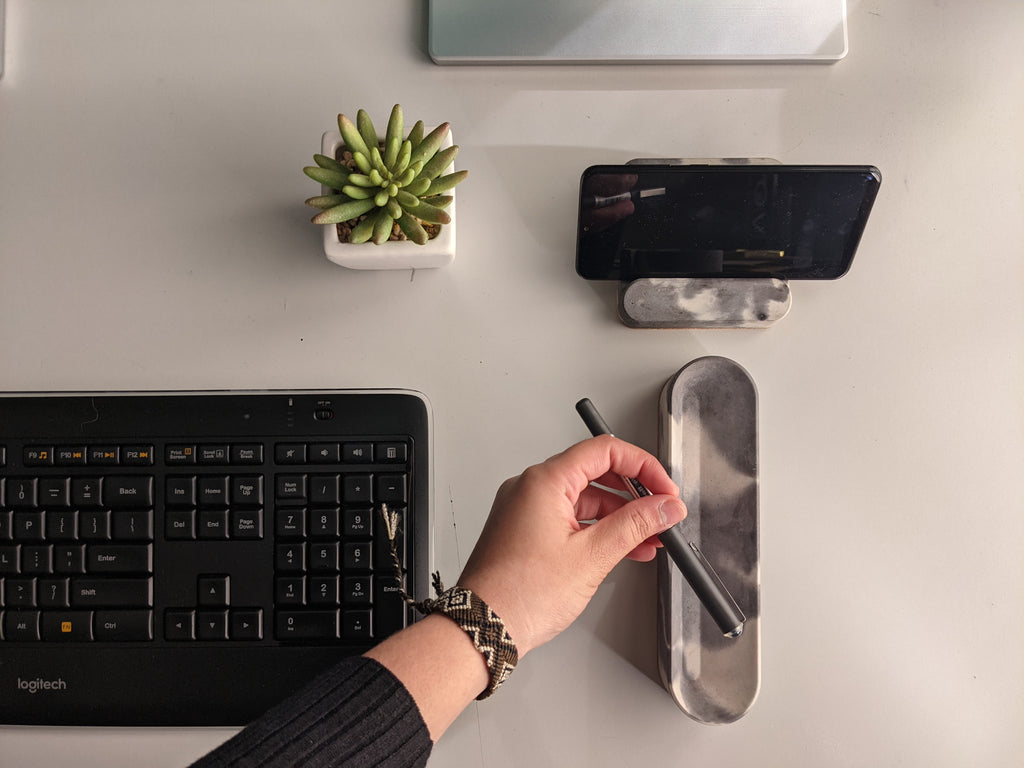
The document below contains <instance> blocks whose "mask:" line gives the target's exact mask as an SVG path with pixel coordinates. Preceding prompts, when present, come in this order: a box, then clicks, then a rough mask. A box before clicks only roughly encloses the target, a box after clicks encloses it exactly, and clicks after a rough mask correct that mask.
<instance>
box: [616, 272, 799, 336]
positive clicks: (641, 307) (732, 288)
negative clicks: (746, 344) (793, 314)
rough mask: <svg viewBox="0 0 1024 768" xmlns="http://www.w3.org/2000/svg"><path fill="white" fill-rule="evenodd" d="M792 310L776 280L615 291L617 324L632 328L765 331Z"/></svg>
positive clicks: (705, 281) (634, 285) (704, 281)
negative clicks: (617, 308)
mask: <svg viewBox="0 0 1024 768" xmlns="http://www.w3.org/2000/svg"><path fill="white" fill-rule="evenodd" d="M791 305H792V295H791V293H790V290H789V283H787V282H786V281H785V280H779V279H776V278H729V279H724V278H719V279H714V278H689V279H684V278H643V279H640V280H634V281H632V282H631V283H623V284H621V286H620V288H619V319H621V320H622V322H623V323H624V324H625V325H628V326H629V327H631V328H767V327H769V326H771V325H774V324H775V323H777V322H778V321H779V320H781V319H782V318H784V317H785V316H786V314H787V313H788V312H789V309H790V306H791Z"/></svg>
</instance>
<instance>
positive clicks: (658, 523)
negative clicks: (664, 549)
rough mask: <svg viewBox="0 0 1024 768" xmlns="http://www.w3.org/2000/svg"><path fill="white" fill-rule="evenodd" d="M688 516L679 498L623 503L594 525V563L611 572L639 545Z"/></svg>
mask: <svg viewBox="0 0 1024 768" xmlns="http://www.w3.org/2000/svg"><path fill="white" fill-rule="evenodd" d="M685 517H686V505H685V504H683V502H682V501H680V500H679V499H677V498H676V497H675V496H645V497H643V498H641V499H636V500H634V501H631V502H629V503H627V504H623V505H622V506H621V507H619V508H618V509H616V510H615V511H614V512H612V513H611V514H608V515H606V516H605V517H603V518H602V519H600V520H598V521H597V522H596V523H594V524H593V525H592V526H590V528H589V530H588V533H589V534H590V535H591V536H592V537H593V538H592V542H591V546H592V549H593V552H592V556H593V558H594V562H597V563H600V564H601V565H602V567H603V568H604V569H605V571H610V570H611V569H612V568H613V567H614V566H615V565H616V564H617V563H618V562H619V561H620V560H622V559H623V558H624V557H626V555H628V554H629V553H631V552H632V551H633V550H634V549H636V548H637V547H638V546H640V545H641V544H643V543H644V542H645V541H647V540H648V539H650V538H651V537H652V536H656V535H657V534H659V533H661V532H663V531H666V530H668V529H669V528H671V527H672V526H673V525H675V524H676V523H678V522H679V521H680V520H682V519H683V518H685ZM648 557H649V556H648Z"/></svg>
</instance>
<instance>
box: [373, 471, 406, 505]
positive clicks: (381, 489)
mask: <svg viewBox="0 0 1024 768" xmlns="http://www.w3.org/2000/svg"><path fill="white" fill-rule="evenodd" d="M376 482H377V501H382V502H384V503H385V504H405V502H406V492H405V488H406V476H405V475H377V477H376Z"/></svg>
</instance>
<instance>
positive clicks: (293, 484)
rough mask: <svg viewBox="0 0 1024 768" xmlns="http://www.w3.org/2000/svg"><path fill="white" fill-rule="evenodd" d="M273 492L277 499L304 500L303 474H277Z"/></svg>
mask: <svg viewBox="0 0 1024 768" xmlns="http://www.w3.org/2000/svg"><path fill="white" fill-rule="evenodd" d="M274 484H275V493H276V495H277V498H278V500H279V501H305V500H306V476H305V475H277V477H276V479H275V483H274Z"/></svg>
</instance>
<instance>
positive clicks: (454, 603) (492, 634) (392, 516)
mask: <svg viewBox="0 0 1024 768" xmlns="http://www.w3.org/2000/svg"><path fill="white" fill-rule="evenodd" d="M379 511H380V516H381V521H382V522H383V524H384V533H385V535H386V536H387V538H388V543H389V544H390V548H391V561H392V565H393V566H394V570H395V583H396V584H397V585H398V591H399V594H400V595H401V597H402V600H404V601H405V602H406V604H408V605H410V606H412V607H413V608H415V609H416V610H417V611H419V612H420V613H421V614H423V615H424V616H427V615H429V614H431V613H440V614H443V615H445V616H447V617H448V618H449V619H451V620H452V621H454V622H455V623H456V624H458V625H459V626H460V627H461V628H462V630H463V631H464V632H465V633H466V634H467V635H469V639H470V640H472V641H473V645H474V646H475V647H476V649H477V650H478V651H480V653H482V654H483V656H484V660H485V661H486V662H487V670H488V672H490V675H491V679H490V682H489V683H488V684H487V688H486V689H484V692H483V693H481V694H480V695H479V696H477V699H478V700H480V699H486V698H487V697H488V696H490V695H491V694H492V693H494V692H495V691H496V690H498V686H499V685H501V684H502V683H504V682H505V681H506V680H508V676H509V675H511V674H512V670H513V669H515V668H516V664H518V663H519V651H518V650H517V649H516V644H515V643H514V642H512V638H511V637H510V636H509V634H508V630H507V629H505V622H503V621H502V620H501V617H500V616H498V614H496V613H495V612H494V611H492V610H491V608H490V606H489V605H487V603H485V602H484V601H483V600H481V599H480V598H479V597H477V596H476V595H474V594H473V593H472V592H470V591H469V590H468V589H466V588H465V587H459V586H455V587H452V588H451V589H449V590H445V588H444V584H442V583H441V574H440V573H438V572H436V571H435V572H434V573H432V574H431V581H432V582H433V586H434V593H435V594H436V595H437V597H435V598H428V599H426V600H421V601H416V600H414V599H413V598H412V596H411V595H409V593H408V592H406V591H405V577H404V576H403V574H402V563H401V560H400V559H399V557H398V549H397V547H396V546H395V539H396V538H397V537H398V531H399V528H400V527H401V516H400V515H399V513H398V512H397V511H395V510H393V509H388V506H387V505H386V504H381V505H380V508H379Z"/></svg>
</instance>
